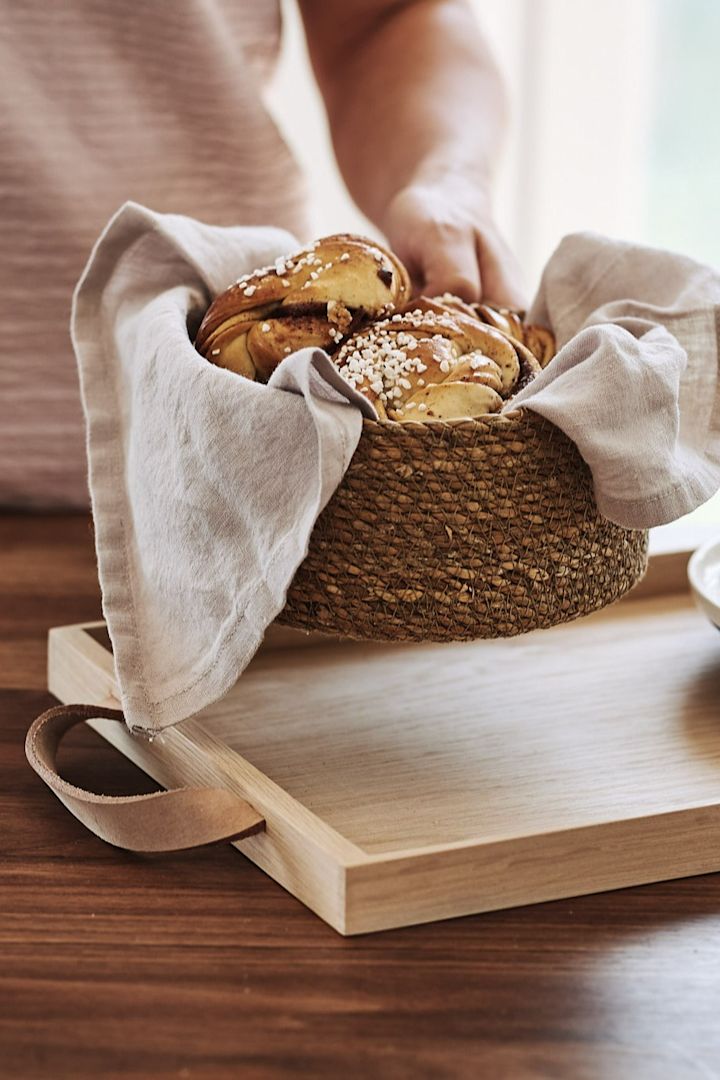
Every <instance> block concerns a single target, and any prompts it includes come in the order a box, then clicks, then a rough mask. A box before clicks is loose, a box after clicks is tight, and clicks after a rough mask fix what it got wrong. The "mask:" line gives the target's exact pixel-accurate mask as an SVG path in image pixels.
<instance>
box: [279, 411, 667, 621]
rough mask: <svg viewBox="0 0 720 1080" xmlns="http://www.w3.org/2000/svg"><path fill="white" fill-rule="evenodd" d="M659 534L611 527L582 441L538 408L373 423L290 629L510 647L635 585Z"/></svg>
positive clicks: (326, 521)
mask: <svg viewBox="0 0 720 1080" xmlns="http://www.w3.org/2000/svg"><path fill="white" fill-rule="evenodd" d="M646 565H647V533H646V532H644V531H635V530H629V529H622V528H620V527H619V526H617V525H613V524H612V523H611V522H609V521H607V520H606V519H605V518H603V517H601V515H600V514H599V512H598V510H597V507H596V505H595V500H594V498H593V488H592V479H591V476H590V472H589V469H588V467H587V465H586V464H585V462H584V461H583V459H582V458H581V457H580V455H579V453H578V451H577V448H576V447H575V445H574V444H573V443H572V442H571V441H570V440H569V439H568V438H567V437H566V436H565V435H564V434H563V433H562V432H561V431H560V430H559V429H558V428H556V427H555V426H554V425H552V424H550V423H549V422H548V421H546V420H544V419H543V418H542V417H539V416H538V415H537V414H536V413H533V412H531V411H529V410H522V411H519V410H518V411H516V412H513V413H510V414H505V415H502V416H493V415H490V416H487V417H482V418H480V419H478V420H460V421H454V422H446V423H434V424H399V423H392V422H388V421H385V422H374V421H368V420H366V421H365V422H364V429H363V434H362V437H361V439H360V442H359V444H358V447H357V450H356V451H355V455H354V457H353V459H352V462H351V463H350V467H349V469H348V470H347V472H346V474H345V476H344V478H343V481H342V483H341V484H340V486H339V488H338V489H337V491H336V492H335V494H334V495H333V497H332V499H331V500H330V502H329V503H328V505H327V507H326V508H325V510H324V511H323V513H322V514H321V515H320V517H319V519H318V521H317V523H316V525H315V529H314V530H313V533H312V536H311V538H310V548H309V552H308V555H307V558H306V559H305V561H304V562H303V563H302V565H301V566H300V568H299V569H298V572H297V574H296V575H295V578H294V580H293V583H292V585H291V587H290V590H289V592H288V597H287V605H286V607H285V609H284V611H283V612H282V614H281V616H280V617H279V619H278V621H279V622H282V623H284V624H285V625H287V626H294V627H298V628H301V629H303V630H321V631H324V632H326V633H330V634H339V635H341V636H343V637H351V638H358V639H363V640H378V641H461V640H468V639H473V638H494V637H510V636H512V635H513V634H522V633H525V632H526V631H528V630H535V629H538V628H540V627H548V626H554V625H555V624H556V623H561V622H567V621H569V620H570V619H575V618H578V617H579V616H580V615H587V614H588V613H589V612H591V611H596V610H597V609H598V608H601V607H604V606H605V605H606V604H610V603H612V602H613V601H614V600H617V599H618V598H619V597H620V596H622V595H623V594H624V593H626V592H627V591H628V589H631V588H632V587H633V585H635V584H636V582H638V581H639V580H640V578H641V577H642V575H643V573H644V571H645V568H646Z"/></svg>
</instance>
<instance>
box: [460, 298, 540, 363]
mask: <svg viewBox="0 0 720 1080" xmlns="http://www.w3.org/2000/svg"><path fill="white" fill-rule="evenodd" d="M473 310H474V311H475V314H476V315H477V317H478V318H479V319H480V320H482V322H485V323H487V324H488V325H489V326H493V327H494V328H495V329H496V330H499V331H500V333H502V334H505V335H506V336H507V337H510V338H512V339H513V340H514V341H519V342H520V343H521V344H522V345H525V346H526V347H527V348H528V349H529V350H530V352H531V353H532V354H533V356H534V357H535V359H536V360H537V361H538V363H539V365H540V367H541V368H544V367H547V365H548V364H549V363H550V361H551V360H552V358H553V356H554V355H555V337H554V335H553V333H552V331H551V330H548V329H547V328H546V327H544V326H534V325H532V324H531V323H526V322H525V319H524V312H522V311H512V310H511V309H510V308H496V307H492V306H491V305H490V304H473Z"/></svg>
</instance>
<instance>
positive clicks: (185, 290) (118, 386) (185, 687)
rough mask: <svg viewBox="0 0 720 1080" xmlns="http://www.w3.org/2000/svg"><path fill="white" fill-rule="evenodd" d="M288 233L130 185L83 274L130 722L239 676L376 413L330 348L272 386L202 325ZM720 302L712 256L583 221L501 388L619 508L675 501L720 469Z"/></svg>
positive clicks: (167, 721) (95, 476) (642, 510)
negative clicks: (231, 220)
mask: <svg viewBox="0 0 720 1080" xmlns="http://www.w3.org/2000/svg"><path fill="white" fill-rule="evenodd" d="M296 247H297V243H296V241H295V240H294V238H293V237H291V236H290V235H289V234H287V233H284V232H281V231H279V230H275V229H269V228H268V229H258V228H253V229H243V228H237V229H222V228H216V227H211V226H207V225H202V224H200V223H199V222H195V221H192V220H190V219H187V218H183V217H179V216H175V215H160V214H154V213H152V212H151V211H149V210H146V209H144V208H142V207H139V206H137V205H135V204H132V203H128V204H126V205H125V206H124V207H123V208H122V209H121V210H120V211H118V213H117V214H116V215H115V217H114V218H113V219H112V221H111V222H110V223H109V225H108V226H107V228H106V230H105V232H104V233H103V235H102V236H101V237H100V239H99V241H98V243H97V244H96V246H95V249H94V250H93V253H92V255H91V258H90V261H89V263H88V266H87V268H86V270H85V272H84V274H83V277H82V279H81V281H80V283H79V285H78V288H77V290H76V294H75V299H74V306H73V318H72V334H73V342H74V345H75V350H76V354H77V359H78V365H79V370H80V377H81V386H82V394H83V403H84V408H85V413H86V419H87V427H88V458H89V481H90V490H91V498H92V505H93V515H94V519H95V530H96V546H97V556H98V568H99V575H100V583H101V587H102V593H103V610H104V614H105V618H106V620H107V624H108V630H109V633H110V637H111V640H112V643H113V650H114V654H115V663H116V668H117V675H118V681H119V684H120V688H121V696H122V705H123V709H124V712H125V717H126V720H127V723H128V725H129V726H130V727H131V728H132V729H133V730H135V731H138V732H139V731H145V732H156V731H158V730H160V729H162V728H164V727H167V726H168V725H171V724H174V723H177V722H178V721H180V720H183V719H185V718H186V717H189V716H191V715H193V714H194V713H196V712H198V711H199V710H200V709H202V708H203V707H205V706H206V705H208V704H210V703H212V702H213V701H215V700H217V699H218V698H219V697H221V696H222V695H223V694H224V693H225V692H226V691H227V690H228V689H229V688H230V687H231V686H232V685H233V683H234V682H235V681H236V679H237V678H238V676H239V675H240V674H241V672H242V671H243V670H244V668H245V666H246V665H247V663H248V662H249V660H250V659H251V657H252V655H253V653H254V652H255V650H256V648H257V647H258V645H259V644H260V642H261V640H262V637H263V634H264V631H265V629H266V628H267V626H268V624H269V623H270V622H271V621H272V619H273V618H274V617H275V616H276V615H277V614H278V613H279V612H280V610H281V609H282V607H283V604H284V599H285V593H286V590H287V587H288V585H289V584H290V582H291V580H292V578H293V576H294V573H295V570H296V569H297V567H298V566H299V564H300V562H301V561H302V559H303V558H304V556H305V554H306V552H307V548H308V542H309V537H310V533H311V531H312V527H313V524H314V522H315V520H316V518H317V516H318V514H319V513H320V511H321V510H322V508H323V507H324V506H325V504H326V503H327V501H328V499H329V498H330V496H331V495H332V493H333V491H334V490H335V488H336V486H337V485H338V484H339V482H340V480H341V478H342V476H343V473H344V471H345V469H346V468H347V466H348V464H349V462H350V459H351V457H352V454H353V452H354V450H355V447H356V445H357V442H358V439H359V437H360V433H361V423H362V415H363V414H364V415H366V416H373V415H374V410H373V409H372V407H371V406H370V405H369V403H368V402H367V401H366V400H365V398H363V397H362V396H361V395H359V394H357V393H356V392H355V391H353V390H352V389H351V388H350V387H349V386H348V385H347V384H346V383H345V382H344V380H343V379H342V378H341V377H340V375H339V373H338V372H337V370H336V368H335V367H334V366H333V364H332V362H331V361H330V360H329V358H328V357H327V356H326V354H325V353H324V352H322V351H321V350H318V349H304V350H302V351H301V352H298V353H296V354H294V355H293V356H289V357H287V358H286V359H285V360H284V361H283V363H282V364H281V365H280V366H279V367H278V369H277V370H276V372H275V373H274V375H273V377H272V378H271V380H270V382H269V384H268V385H267V386H263V385H260V384H256V383H251V382H248V381H247V380H244V379H240V378H238V377H237V376H236V375H234V374H233V373H231V372H228V371H224V370H222V369H220V368H217V367H215V366H213V365H211V364H208V363H207V362H206V361H205V360H203V359H202V358H201V357H200V356H199V355H198V354H197V353H196V352H195V350H194V348H193V346H192V343H191V341H192V337H193V335H194V332H195V329H196V328H197V325H198V324H199V321H200V319H201V317H202V314H203V312H204V310H205V309H206V307H207V306H208V304H209V302H210V299H211V298H212V297H213V296H214V295H216V294H217V293H218V292H221V291H222V290H223V289H224V288H226V287H227V286H228V285H229V284H230V283H231V282H232V281H234V280H235V279H236V278H237V277H239V276H240V275H241V274H242V273H245V272H248V271H250V270H253V269H255V268H257V267H258V266H261V265H265V264H267V263H269V262H272V261H273V260H274V258H276V257H277V256H278V255H283V254H287V253H288V252H289V251H291V250H293V249H294V248H296ZM718 304H720V280H719V278H718V275H716V274H715V273H714V272H713V271H711V270H709V269H708V268H705V267H701V266H699V265H698V264H696V263H694V262H692V261H691V260H689V259H684V258H682V257H680V256H676V255H672V254H669V253H666V252H658V251H654V250H652V249H647V248H640V247H636V246H630V245H627V244H622V243H618V242H616V241H611V240H606V239H604V238H602V237H598V236H593V235H590V234H579V235H577V236H573V237H569V238H568V239H566V240H565V241H564V242H563V243H562V244H561V245H560V247H559V248H558V250H557V251H556V253H555V254H554V255H553V256H552V258H551V259H550V261H549V263H548V265H547V267H546V270H545V273H544V276H543V280H542V284H541V288H540V291H539V294H538V296H537V298H536V300H535V302H534V304H533V306H532V309H531V312H530V318H531V319H532V320H535V321H537V322H540V323H545V324H546V325H549V326H551V327H552V328H553V329H554V331H555V333H556V335H557V337H558V343H559V345H560V346H561V348H560V351H559V353H558V355H557V357H556V358H555V359H554V360H553V361H552V363H551V364H550V365H549V367H548V368H547V369H546V370H545V371H544V372H543V373H542V374H541V375H540V376H539V377H538V378H537V379H536V380H535V381H534V382H533V383H532V384H531V385H530V386H528V387H527V388H526V389H525V390H524V391H523V392H522V393H521V394H520V395H518V396H517V397H516V398H515V399H514V401H513V402H512V403H510V404H509V406H508V408H510V409H512V408H516V407H518V406H520V407H522V408H531V409H536V410H537V411H538V412H540V413H542V414H543V415H545V416H547V417H548V418H549V419H550V420H552V421H553V422H554V423H555V424H557V425H558V426H559V427H561V428H562V429H563V430H564V431H566V433H567V434H568V435H569V436H570V437H571V438H573V439H574V440H575V442H576V443H577V445H578V446H579V448H580V451H581V453H582V454H583V456H584V457H585V459H586V460H587V461H588V463H589V465H590V468H591V470H592V473H593V479H594V483H595V492H596V497H597V500H598V505H599V506H600V509H601V510H602V512H603V513H605V514H606V515H607V516H608V517H610V518H611V519H612V520H614V521H616V522H617V523H619V524H621V525H625V526H628V527H634V528H642V527H646V526H648V525H654V524H659V523H661V522H666V521H669V520H672V519H673V518H675V517H678V516H680V515H682V514H683V513H686V512H687V511H689V510H691V509H693V508H694V507H695V506H696V505H698V504H699V503H700V502H702V501H704V499H706V498H707V497H709V495H711V494H712V493H713V492H714V491H715V490H716V489H717V487H718V486H720V438H719V435H720V431H719V428H720V418H719V416H718V408H719V405H718V397H719V390H718V374H717V368H718V310H719V308H718Z"/></svg>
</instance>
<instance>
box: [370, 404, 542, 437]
mask: <svg viewBox="0 0 720 1080" xmlns="http://www.w3.org/2000/svg"><path fill="white" fill-rule="evenodd" d="M530 420H541V421H543V422H544V423H550V421H548V420H545V418H544V417H542V416H540V415H539V414H538V413H536V412H534V410H532V409H523V408H521V407H519V406H518V407H517V408H514V409H510V410H508V412H501V413H484V414H483V415H482V416H461V417H456V418H454V419H452V420H403V421H402V422H400V421H398V420H371V419H370V418H369V417H367V416H365V417H363V431H368V432H370V433H373V432H375V433H379V432H381V431H382V432H386V431H389V430H393V431H396V432H403V431H410V432H412V433H413V434H420V433H421V432H425V433H434V434H438V433H440V432H443V431H452V430H455V429H458V428H460V429H466V430H469V431H480V430H481V429H483V428H488V427H495V426H497V427H508V426H509V425H512V424H518V423H520V422H521V421H530ZM553 426H554V425H553Z"/></svg>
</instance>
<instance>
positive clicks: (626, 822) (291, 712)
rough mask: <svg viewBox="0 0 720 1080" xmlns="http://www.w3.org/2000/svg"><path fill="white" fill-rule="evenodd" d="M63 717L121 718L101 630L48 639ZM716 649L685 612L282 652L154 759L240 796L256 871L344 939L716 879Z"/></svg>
mask: <svg viewBox="0 0 720 1080" xmlns="http://www.w3.org/2000/svg"><path fill="white" fill-rule="evenodd" d="M50 642H51V647H50V663H49V679H50V683H49V685H50V688H51V690H52V691H53V692H54V693H55V694H56V695H57V697H58V698H60V700H61V701H65V702H68V701H82V702H88V703H94V704H97V705H102V706H110V707H115V706H117V704H118V702H117V695H118V690H117V686H116V683H115V677H114V667H113V662H112V656H111V654H110V652H109V651H108V647H107V645H108V643H107V641H105V643H104V644H103V643H102V633H101V632H100V631H99V630H98V629H97V628H96V629H94V630H93V631H92V636H90V635H89V634H88V633H87V632H86V631H85V629H84V628H83V627H69V628H57V629H54V630H52V631H51V634H50ZM719 693H720V652H719V650H718V639H717V632H716V631H715V630H714V629H713V627H711V626H710V624H709V623H708V622H707V620H706V619H705V618H704V617H703V616H702V615H701V614H700V612H698V611H697V610H696V609H695V607H694V606H693V605H692V603H691V600H690V597H689V595H688V593H687V590H685V591H684V592H683V593H682V594H680V595H675V596H666V595H661V596H660V597H655V598H646V599H644V600H635V601H633V602H632V603H622V604H618V605H616V606H614V607H612V608H608V609H606V610H605V611H603V612H601V613H598V614H596V615H594V616H592V617H591V618H588V619H586V620H583V622H582V623H581V624H578V623H570V624H567V625H565V626H562V627H557V628H555V629H553V630H549V631H544V632H541V633H536V634H529V635H526V636H524V637H519V638H512V639H510V640H507V641H489V642H486V641H481V642H474V643H462V644H457V645H454V646H451V645H437V644H426V645H407V644H404V645H395V646H393V647H392V648H388V646H387V645H377V644H365V645H361V644H358V643H343V644H340V645H338V644H335V643H330V644H328V643H325V644H320V643H318V645H317V646H316V647H315V648H313V649H311V650H308V649H307V648H303V649H293V648H288V647H285V648H271V649H267V650H266V649H262V650H260V651H259V652H258V654H257V655H256V657H255V658H254V660H253V662H252V663H251V665H250V666H249V668H248V669H247V670H246V671H245V672H244V674H243V677H242V678H241V679H240V681H239V682H238V684H237V685H236V686H235V687H234V688H233V690H231V692H230V693H229V694H228V695H227V696H226V697H225V698H223V699H222V700H221V701H219V702H216V703H214V704H213V705H211V706H209V707H208V708H207V709H205V710H204V711H203V712H202V713H200V714H199V715H198V716H197V717H196V718H194V719H193V720H192V721H188V722H186V723H184V724H182V725H179V726H178V727H176V728H172V729H167V730H166V731H164V732H163V733H162V735H161V736H159V737H158V738H156V739H154V740H153V742H152V744H149V743H148V742H147V741H146V740H144V739H137V738H133V737H132V736H131V735H130V734H129V733H128V732H127V730H126V729H125V728H124V727H122V726H120V725H118V724H114V723H112V722H108V721H103V720H95V719H93V720H90V724H91V725H92V726H93V727H94V728H95V730H97V731H98V732H100V733H101V734H102V735H104V736H105V737H106V738H108V739H109V741H110V742H111V743H112V744H113V745H115V746H116V747H118V749H119V750H120V751H121V752H122V753H124V754H126V755H127V756H129V757H130V758H131V760H132V761H134V762H135V763H136V764H138V765H140V766H141V767H142V768H144V769H146V770H147V771H148V772H149V773H150V775H151V776H153V777H154V778H155V779H157V780H158V781H160V782H161V783H163V784H164V785H165V786H167V787H178V786H183V785H207V786H210V787H227V788H229V789H230V790H232V791H233V793H234V794H236V795H239V796H240V797H241V798H242V799H244V800H246V801H247V802H249V803H250V804H251V805H252V806H253V807H255V809H256V810H257V812H258V813H259V814H261V815H262V817H263V818H264V819H265V820H266V822H267V828H266V829H265V830H264V831H263V832H262V834H260V835H257V836H252V837H250V838H247V839H244V840H240V841H238V842H237V843H236V845H235V846H236V847H237V848H238V849H239V850H240V851H241V852H243V853H244V854H245V855H248V856H249V857H250V858H251V859H252V860H253V861H254V862H256V863H257V864H258V865H259V866H260V867H262V869H264V870H265V871H266V872H267V873H268V874H270V876H271V877H273V878H274V879H275V880H276V881H278V882H279V883H281V884H282V885H283V886H284V887H285V888H287V889H288V890H289V891H290V892H291V893H292V894H293V895H294V896H297V897H298V898H299V899H301V900H303V902H304V903H306V904H307V905H308V906H309V907H310V908H311V909H312V910H313V911H315V912H317V913H318V914H319V915H321V916H322V918H324V919H325V920H326V921H328V922H329V923H330V924H331V925H332V926H334V927H335V928H336V929H337V930H339V931H340V932H341V933H344V934H355V933H366V932H368V931H371V930H384V929H388V928H390V927H396V926H406V925H410V924H412V923H419V922H428V921H432V920H436V919H442V918H448V917H450V916H453V915H466V914H470V913H474V912H481V911H489V910H493V909H495V908H502V907H511V906H516V905H519V904H526V903H533V902H538V901H542V900H550V899H557V898H560V897H567V896H578V895H581V894H583V893H587V892H597V891H601V890H604V889H614V888H619V887H622V886H627V885H638V884H643V883H646V882H651V881H659V880H666V879H668V878H672V877H684V876H689V875H691V874H699V873H704V872H708V871H711V870H716V869H718V867H719V866H720V729H718V725H717V722H716V702H717V698H718V695H719Z"/></svg>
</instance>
